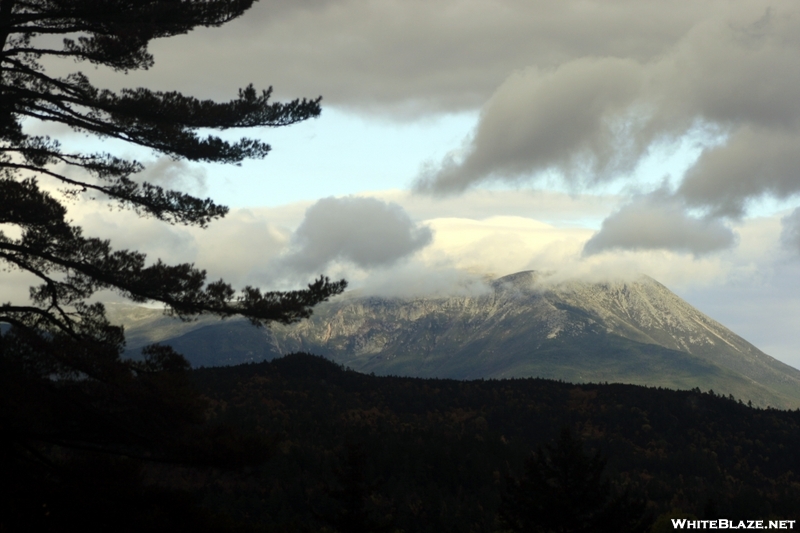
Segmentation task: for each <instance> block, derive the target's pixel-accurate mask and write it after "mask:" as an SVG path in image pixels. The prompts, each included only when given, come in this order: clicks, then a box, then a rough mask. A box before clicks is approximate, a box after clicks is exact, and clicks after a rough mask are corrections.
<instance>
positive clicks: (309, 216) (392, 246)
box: [280, 197, 433, 274]
mask: <svg viewBox="0 0 800 533" xmlns="http://www.w3.org/2000/svg"><path fill="white" fill-rule="evenodd" d="M432 238H433V236H432V232H431V230H430V229H429V228H427V227H425V226H422V227H419V226H417V225H416V224H415V223H414V222H413V221H412V220H411V218H409V216H408V214H407V213H406V212H405V211H404V210H403V208H402V207H400V206H399V205H397V204H393V203H385V202H382V201H380V200H377V199H375V198H359V197H346V198H333V197H331V198H323V199H322V200H319V201H318V202H317V203H315V204H314V205H312V206H311V207H309V208H308V210H307V211H306V214H305V218H304V219H303V222H302V223H301V224H300V227H298V228H297V231H296V232H295V233H294V235H293V237H292V248H293V249H292V250H291V251H290V252H289V253H288V254H287V255H286V256H284V257H283V258H281V260H280V262H281V264H282V265H283V266H284V267H285V268H288V269H290V270H292V271H294V272H297V273H315V274H316V273H318V272H321V271H322V270H323V269H324V268H325V266H326V265H328V264H329V263H330V262H332V261H335V260H345V261H350V262H352V263H354V264H355V265H357V266H359V267H361V268H372V267H383V266H389V265H392V264H394V263H396V262H397V261H398V260H400V259H402V258H404V257H407V256H409V255H411V254H413V253H414V252H416V251H417V250H419V249H421V248H423V247H425V246H427V245H428V244H430V242H431V240H432Z"/></svg>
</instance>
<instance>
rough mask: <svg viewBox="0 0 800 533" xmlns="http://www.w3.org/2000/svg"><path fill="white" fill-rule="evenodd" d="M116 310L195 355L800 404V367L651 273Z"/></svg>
mask: <svg viewBox="0 0 800 533" xmlns="http://www.w3.org/2000/svg"><path fill="white" fill-rule="evenodd" d="M123 314H124V313H123ZM134 317H135V320H134ZM120 318H121V319H122V320H121V321H122V322H123V323H126V322H127V324H128V325H129V329H128V331H129V334H130V336H129V339H130V338H135V339H138V341H139V342H140V343H141V344H144V343H143V342H142V341H143V340H144V339H145V338H146V339H147V340H148V341H151V342H152V341H155V340H161V341H166V342H167V343H169V344H172V345H173V346H175V347H176V348H177V349H179V350H182V351H183V353H184V354H185V355H186V356H187V357H188V358H189V359H190V361H192V362H193V364H195V365H198V364H204V365H207V366H208V365H211V364H234V363H236V362H244V361H247V360H259V359H271V358H273V357H276V356H279V355H281V354H284V353H290V352H293V351H307V352H311V353H316V354H320V355H325V356H327V357H330V358H331V359H333V360H335V361H337V362H339V363H342V364H345V365H347V366H349V367H351V368H353V369H355V370H359V371H363V372H374V373H376V374H383V375H387V374H394V375H405V376H417V377H439V378H455V379H479V378H511V377H535V376H538V377H546V378H553V379H562V380H566V381H572V382H589V381H591V382H622V383H635V384H642V385H651V386H663V387H669V388H684V389H685V388H694V387H700V388H701V389H702V390H708V389H713V390H714V391H715V392H717V393H722V394H725V395H729V394H732V395H734V396H735V397H737V398H740V399H743V400H744V401H748V400H751V401H752V402H753V403H754V404H757V405H762V406H766V405H771V406H773V407H781V408H797V407H800V371H798V370H796V369H794V368H792V367H789V366H788V365H785V364H783V363H781V362H779V361H777V360H775V359H773V358H772V357H770V356H768V355H766V354H764V353H763V352H761V351H760V350H758V348H756V347H755V346H753V345H751V344H750V343H748V342H747V341H745V340H744V339H742V338H741V337H739V336H737V335H736V334H734V333H733V332H731V331H730V330H728V329H727V328H725V327H724V326H722V325H721V324H719V323H717V322H715V321H714V320H712V319H711V318H709V317H707V316H705V315H704V314H702V313H701V312H699V311H698V310H696V309H694V308H693V307H692V306H690V305H689V304H687V303H686V302H685V301H683V300H682V299H680V298H679V297H678V296H676V295H675V294H673V293H672V292H671V291H669V290H668V289H667V288H666V287H664V286H663V285H661V284H660V283H658V282H657V281H655V280H653V279H652V278H649V277H647V276H642V277H640V278H638V279H635V280H633V281H615V282H604V283H591V282H584V281H566V282H559V283H554V282H551V281H549V280H548V278H547V277H543V276H541V275H540V274H537V273H536V272H519V273H517V274H512V275H510V276H506V277H503V278H500V279H498V280H495V281H494V282H492V283H491V284H490V285H489V286H488V287H487V290H486V291H484V292H482V293H480V294H476V295H473V296H453V297H430V298H409V299H401V298H377V297H358V296H353V295H350V296H345V297H340V298H338V299H336V300H335V301H333V302H328V303H326V304H323V305H320V306H319V307H318V308H317V309H316V310H315V313H314V316H312V318H311V319H310V320H307V321H304V322H301V323H299V324H295V325H292V326H280V325H275V326H273V327H272V328H271V330H256V329H255V328H247V327H244V326H245V323H243V322H242V321H235V320H233V321H226V322H214V323H211V322H203V323H200V324H197V323H195V324H193V325H192V324H190V325H184V326H182V327H183V328H184V329H180V327H176V326H175V323H174V322H172V324H173V329H172V330H170V329H169V327H168V325H167V324H165V323H164V320H165V319H164V318H163V317H160V318H158V317H156V316H155V315H153V314H152V312H151V318H150V319H149V320H150V321H151V324H152V326H153V327H152V328H151V329H148V319H147V318H142V312H141V311H139V312H138V314H136V315H133V314H131V319H128V320H126V319H125V318H124V317H122V316H120ZM192 328H194V329H192ZM234 329H235V332H234ZM168 330H169V332H168V333H167V331H168ZM143 331H150V332H151V335H149V336H148V335H143V334H142V332H143ZM154 331H155V332H157V333H159V334H156V335H154V334H152V333H153V332H154ZM165 333H167V334H166V335H165ZM237 335H238V337H237ZM157 337H162V338H157ZM221 338H226V339H228V341H227V344H224V343H222V342H221V341H220V339H221ZM236 338H239V341H238V345H237V342H236V341H235V339H236ZM131 344H132V345H133V344H134V343H131ZM223 344H224V345H223ZM234 345H236V346H234ZM213 350H216V353H209V352H210V351H211V352H213Z"/></svg>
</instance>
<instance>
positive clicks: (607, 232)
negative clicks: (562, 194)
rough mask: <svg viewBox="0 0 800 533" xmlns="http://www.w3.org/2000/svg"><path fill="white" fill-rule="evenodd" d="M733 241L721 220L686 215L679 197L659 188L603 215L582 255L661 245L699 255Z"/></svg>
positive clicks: (726, 245) (722, 247)
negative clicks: (612, 212) (607, 215)
mask: <svg viewBox="0 0 800 533" xmlns="http://www.w3.org/2000/svg"><path fill="white" fill-rule="evenodd" d="M735 243H736V236H735V234H734V233H733V231H731V229H730V228H728V227H727V226H725V225H724V224H723V223H722V222H720V221H719V220H717V219H713V218H710V217H703V218H698V217H693V216H690V215H688V214H687V213H686V212H685V210H684V208H683V206H682V205H681V203H680V201H679V199H676V198H674V197H670V196H669V194H668V193H667V192H666V190H665V189H660V190H657V191H656V192H654V193H652V194H650V195H647V196H641V197H639V198H637V199H635V200H634V201H632V202H631V203H629V204H627V205H625V206H623V207H622V208H621V209H619V210H618V211H617V212H616V213H614V214H612V215H611V216H609V217H608V218H606V219H605V220H604V221H603V225H602V227H601V228H600V231H599V232H597V233H596V234H595V235H594V236H592V238H591V239H589V240H588V241H587V242H586V245H585V246H584V248H583V255H585V256H590V255H594V254H598V253H601V252H604V251H608V250H655V249H664V250H672V251H675V252H684V253H687V252H688V253H692V254H694V255H696V256H699V255H703V254H707V253H709V252H715V251H718V250H723V249H726V248H730V247H731V246H733V245H734V244H735Z"/></svg>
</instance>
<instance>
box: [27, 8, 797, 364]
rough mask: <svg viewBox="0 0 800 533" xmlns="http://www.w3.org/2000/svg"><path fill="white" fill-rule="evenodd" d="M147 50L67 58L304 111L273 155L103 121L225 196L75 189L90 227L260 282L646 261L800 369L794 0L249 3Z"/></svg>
mask: <svg viewBox="0 0 800 533" xmlns="http://www.w3.org/2000/svg"><path fill="white" fill-rule="evenodd" d="M151 51H152V52H153V53H154V55H155V67H154V68H152V69H151V70H149V71H146V72H135V73H131V74H129V75H127V76H122V75H116V74H113V73H110V72H107V71H103V70H95V69H94V68H93V67H90V66H85V67H82V68H83V70H84V71H85V72H86V73H87V74H89V75H90V77H91V78H92V79H93V81H95V83H97V84H98V85H101V86H105V87H109V88H112V89H117V88H121V87H130V86H141V85H144V86H148V87H151V88H154V89H161V90H180V91H182V92H184V93H187V94H192V95H195V96H199V97H204V98H206V97H207V98H214V99H221V100H226V99H230V98H232V97H233V96H235V94H236V91H237V89H238V88H240V87H243V86H245V85H246V84H248V83H251V82H252V83H254V84H255V85H256V86H257V87H260V88H266V87H268V86H270V85H271V86H273V87H274V89H275V92H274V94H275V97H276V99H279V100H285V99H291V98H295V97H316V96H318V95H322V97H323V101H322V104H323V113H322V116H321V117H320V118H318V119H315V120H312V121H308V122H306V123H304V124H299V125H295V126H292V127H289V128H284V129H280V130H263V131H255V132H248V135H252V136H257V137H259V138H262V139H265V140H267V141H268V142H270V143H271V144H272V147H273V152H272V153H271V154H270V155H269V156H268V157H267V158H266V159H264V160H263V161H255V162H248V163H245V164H244V165H242V166H241V167H231V168H223V167H218V166H200V165H193V164H186V163H180V162H173V161H170V160H167V159H157V158H156V157H155V156H153V155H152V154H149V153H147V152H136V151H133V150H130V149H128V148H125V147H119V146H117V145H114V144H107V145H105V147H106V148H108V149H114V150H120V151H121V152H122V153H128V154H133V155H136V156H137V157H141V158H142V159H143V160H144V161H146V162H148V163H149V165H150V166H149V168H148V170H147V171H145V173H146V176H144V177H146V178H147V179H150V180H153V181H158V182H160V183H165V184H167V185H170V186H172V187H179V188H182V189H184V190H187V191H190V192H195V193H197V194H201V195H209V196H211V197H213V198H214V199H216V200H219V201H221V202H223V203H226V204H228V205H229V206H231V207H232V208H233V210H232V212H231V214H230V215H229V216H228V217H227V219H225V220H223V221H220V222H218V223H215V224H214V225H212V226H211V227H210V228H209V229H207V230H205V231H199V230H196V229H192V228H183V227H170V226H164V225H163V224H158V223H156V222H154V221H149V220H145V221H142V220H138V219H136V218H135V217H134V216H133V215H130V214H126V213H119V212H109V211H108V210H107V209H106V208H102V209H97V207H96V206H94V205H93V204H83V203H80V204H76V205H73V207H72V212H73V216H74V218H75V220H76V222H78V223H80V224H82V225H84V226H85V228H86V230H87V233H91V234H96V235H100V236H105V237H109V238H112V239H113V242H114V243H116V244H117V245H118V246H119V247H131V248H137V249H142V250H144V251H147V252H148V253H149V254H150V256H151V257H152V258H153V259H155V258H156V257H162V258H163V259H165V260H169V261H194V262H196V263H197V264H198V265H199V266H202V267H204V268H207V269H208V270H209V273H210V274H211V276H213V277H219V276H224V277H225V278H226V279H228V280H230V281H231V282H234V283H236V284H240V285H241V284H245V283H258V284H261V285H263V286H269V287H278V288H288V287H293V286H294V287H296V286H297V285H298V284H301V283H305V282H307V281H308V280H309V279H310V278H313V277H314V276H315V275H317V274H319V273H326V274H329V275H331V276H334V277H336V276H344V277H347V278H348V279H349V280H351V281H352V285H353V286H355V287H362V288H364V290H368V291H372V292H375V293H380V294H422V293H426V292H430V291H434V290H441V289H442V288H444V287H451V288H453V287H455V288H458V289H459V290H464V288H465V287H468V286H469V285H470V283H471V280H473V279H474V277H475V276H477V277H480V276H484V275H493V276H499V275H505V274H510V273H513V272H515V271H518V270H523V269H547V270H553V271H557V272H559V273H560V274H561V275H563V276H565V277H569V276H590V277H595V278H602V277H604V276H627V275H632V274H633V273H636V272H642V273H645V274H649V275H650V276H652V277H654V278H656V279H657V280H659V281H661V282H662V283H664V284H665V285H667V286H668V287H669V288H671V289H672V290H673V291H675V292H677V293H678V294H679V295H681V296H682V297H684V298H685V299H686V300H687V301H688V302H689V303H690V304H692V305H694V306H696V307H698V308H699V309H700V310H701V311H704V312H705V313H707V314H709V315H710V316H711V317H712V318H715V319H717V320H718V321H720V322H722V323H723V324H724V325H726V326H728V327H730V328H731V329H732V330H733V331H735V332H736V333H738V334H740V335H741V336H743V337H744V338H746V339H747V340H749V341H751V342H753V343H754V344H755V345H756V346H758V347H759V348H761V349H762V350H764V351H765V352H767V353H769V354H770V355H773V356H775V357H777V358H779V359H781V360H783V361H785V362H787V363H789V364H792V365H793V366H795V367H800V333H798V332H800V327H798V322H800V320H798V317H800V283H798V280H800V209H798V206H800V201H799V200H798V192H800V173H799V171H798V169H800V4H798V3H797V2H796V0H788V1H770V2H767V1H761V0H725V1H722V0H720V1H713V0H691V1H679V2H676V1H675V0H672V1H666V0H648V1H647V2H643V1H641V0H602V1H599V0H597V1H587V0H580V1H578V0H560V1H552V0H549V1H544V0H441V1H438V0H437V1H429V0H425V1H423V0H402V1H401V0H381V1H379V2H368V1H364V0H327V1H311V0H306V1H297V0H291V1H290V0H279V1H267V0H262V1H261V2H259V3H257V4H256V5H255V7H254V8H253V9H252V10H251V11H250V12H248V13H247V14H246V15H245V16H244V17H242V18H241V19H239V20H236V21H234V22H233V23H230V24H228V25H226V26H224V27H221V28H214V29H207V30H200V31H195V32H193V33H191V34H189V35H186V36H182V37H177V38H171V39H166V40H162V41H156V42H154V43H153V44H152V46H151ZM48 68H49V69H51V70H52V71H53V72H63V73H67V72H69V71H72V70H74V69H75V68H76V65H75V64H74V63H71V62H64V63H63V64H55V63H54V64H51V65H48ZM29 127H31V128H37V127H38V126H37V125H34V124H30V125H29ZM62 133H63V132H62ZM234 133H235V134H237V135H238V134H241V133H243V132H234ZM63 138H64V141H65V143H75V145H76V146H81V147H83V148H85V147H86V146H87V142H88V141H87V140H86V139H85V138H83V137H78V136H70V135H65V136H64V137H63Z"/></svg>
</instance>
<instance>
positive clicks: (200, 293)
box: [0, 0, 345, 466]
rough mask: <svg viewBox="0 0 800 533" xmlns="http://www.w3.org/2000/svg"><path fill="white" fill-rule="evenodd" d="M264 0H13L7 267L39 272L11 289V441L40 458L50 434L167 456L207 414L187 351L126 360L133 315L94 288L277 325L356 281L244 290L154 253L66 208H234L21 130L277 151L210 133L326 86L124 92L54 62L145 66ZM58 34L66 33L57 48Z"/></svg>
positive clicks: (58, 441) (190, 221)
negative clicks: (55, 129) (23, 289)
mask: <svg viewBox="0 0 800 533" xmlns="http://www.w3.org/2000/svg"><path fill="white" fill-rule="evenodd" d="M253 1H254V0H0V44H2V52H1V53H0V268H2V269H3V270H5V271H9V270H20V271H23V272H27V273H28V274H29V275H32V276H33V277H35V278H36V279H38V282H37V283H38V284H37V285H36V286H34V287H31V289H30V298H29V301H28V302H0V332H2V335H0V367H2V368H0V371H2V374H1V376H2V377H0V381H2V383H0V390H2V393H0V400H2V405H0V409H1V410H2V411H1V412H0V426H1V429H0V433H2V435H0V437H2V439H1V440H2V447H3V448H4V449H3V450H0V452H8V451H17V452H19V451H20V450H23V456H24V457H25V458H26V459H25V460H30V461H33V462H38V463H37V464H39V466H43V465H47V464H48V462H49V461H50V459H49V458H47V457H46V456H44V455H42V449H41V448H39V447H37V446H39V445H40V444H41V443H45V444H46V445H48V446H53V445H57V446H67V447H72V448H74V449H83V450H103V451H115V452H116V453H124V454H127V455H129V456H136V455H137V453H138V454H146V455H148V456H149V457H156V458H158V457H161V456H162V455H163V457H166V456H167V455H169V454H167V452H166V450H167V448H170V446H172V444H174V443H172V444H169V445H168V446H167V445H165V444H164V443H166V442H168V441H169V440H170V438H169V435H171V434H172V433H171V432H174V430H175V428H176V427H177V425H179V424H178V422H179V421H182V422H183V423H189V422H192V421H196V420H197V419H198V417H199V418H202V416H199V415H198V412H199V411H198V409H200V407H198V403H197V401H196V400H195V399H192V398H191V395H189V394H188V393H185V392H186V390H185V387H184V385H185V383H184V381H185V380H183V378H181V377H180V376H181V375H182V373H185V370H186V368H187V364H186V361H185V360H184V359H183V358H182V357H181V356H180V355H178V354H176V353H174V352H172V351H171V350H169V349H167V348H163V347H155V348H151V349H149V350H146V351H145V353H144V358H143V361H138V362H132V361H128V360H124V359H122V358H121V357H120V355H121V353H122V349H123V347H124V335H123V331H122V328H120V327H117V326H114V325H112V324H111V323H109V321H108V319H107V318H106V314H105V309H104V307H103V305H102V304H99V303H91V297H92V296H93V295H94V294H95V293H96V292H97V291H100V290H112V291H116V292H117V293H118V294H121V295H122V296H124V297H126V298H128V299H130V300H132V301H134V302H147V301H155V302H162V303H163V304H165V305H166V307H167V309H168V312H170V313H172V314H175V315H177V316H180V317H182V318H191V317H192V316H195V315H198V314H204V313H209V314H215V315H218V316H220V317H228V316H234V315H242V316H245V317H247V318H249V319H250V321H251V322H252V323H253V324H255V325H264V324H268V323H270V322H272V321H277V322H281V323H291V322H294V321H297V320H300V319H302V318H305V317H308V316H309V315H310V313H311V308H312V307H313V306H314V305H315V304H317V303H319V302H321V301H324V300H326V299H327V298H329V297H330V296H333V295H336V294H338V293H340V292H342V291H343V290H344V288H345V282H344V281H343V280H342V281H338V282H332V281H330V280H329V279H328V278H326V277H320V278H319V279H318V280H316V281H315V282H313V283H312V284H310V285H309V286H308V288H307V289H304V290H297V291H290V292H262V291H261V290H260V289H258V288H255V287H245V288H244V289H243V290H241V291H236V290H234V288H233V287H231V286H230V285H229V284H227V283H225V282H224V281H222V280H219V281H213V282H209V281H207V280H206V273H205V271H203V270H200V269H198V268H195V267H194V265H192V264H178V265H168V264H165V263H163V262H162V261H160V260H159V261H156V262H154V263H151V264H148V263H147V261H146V257H145V255H144V254H142V253H140V252H137V251H129V250H115V249H113V248H112V245H111V243H110V242H108V241H106V240H102V239H98V238H94V237H91V236H86V235H84V233H83V231H82V230H81V228H80V227H78V226H76V225H74V224H73V223H71V221H70V220H69V219H68V215H67V209H66V207H65V205H66V202H67V201H69V200H70V199H75V198H84V199H85V198H87V197H90V198H96V199H98V200H100V201H105V202H110V203H111V204H116V205H118V206H119V207H121V208H126V209H131V210H133V211H134V212H136V213H137V214H138V215H140V216H143V217H154V218H156V219H159V220H162V221H164V222H166V223H169V224H184V225H195V226H199V227H205V226H206V225H207V224H209V223H210V222H212V221H213V220H215V219H218V218H220V217H223V216H224V215H225V214H226V213H227V208H226V207H224V206H221V205H218V204H216V203H214V202H213V201H212V200H210V199H201V198H196V197H194V196H191V195H189V194H185V193H182V192H180V191H175V190H168V189H165V188H163V187H161V186H159V185H157V184H152V183H146V182H143V181H142V180H140V179H138V178H137V176H136V175H137V173H139V172H141V171H142V170H143V168H144V167H143V165H142V164H141V163H140V162H138V161H135V160H130V159H124V158H121V157H118V156H116V155H113V154H111V153H102V152H94V153H89V152H87V153H79V152H76V151H73V150H67V149H64V148H63V147H62V146H61V145H60V144H59V142H58V141H57V140H55V139H53V138H50V137H49V136H46V135H35V134H31V133H28V132H27V131H26V129H25V128H24V127H23V126H24V125H25V123H26V122H27V123H31V122H35V121H43V122H50V123H60V124H62V125H65V126H68V127H69V128H71V129H72V130H75V131H77V132H81V133H84V134H88V135H94V136H98V137H102V138H112V139H118V140H122V141H125V142H128V143H132V144H133V145H138V146H141V147H145V148H149V149H152V150H153V151H154V152H155V153H158V154H162V155H165V156H169V157H171V158H173V159H175V160H187V161H201V162H217V163H233V164H236V163H239V162H240V161H243V160H245V159H248V158H261V157H264V156H265V155H267V153H268V151H269V149H270V147H269V146H268V145H267V144H265V143H263V142H261V141H259V140H254V139H248V138H243V139H241V140H239V141H237V142H228V141H225V140H222V139H221V138H219V137H217V136H215V135H201V134H200V133H199V130H201V129H203V130H208V129H211V130H225V129H229V128H242V127H258V126H286V125H290V124H293V123H296V122H299V121H303V120H306V119H308V118H312V117H316V116H317V115H319V113H320V105H319V104H320V99H319V98H316V99H311V100H308V99H298V100H294V101H291V102H288V103H273V102H271V101H270V93H271V89H268V90H265V91H261V92H259V91H256V89H255V88H253V87H252V86H247V87H246V88H244V89H241V90H240V91H239V94H238V96H237V97H236V98H234V99H233V100H231V101H229V102H223V103H218V102H214V101H208V100H199V99H197V98H193V97H191V96H184V95H182V94H180V93H178V92H158V91H151V90H149V89H146V88H137V89H129V90H122V91H120V92H112V91H109V90H106V89H102V88H98V87H95V86H94V85H92V83H91V82H90V80H89V78H88V77H87V76H85V75H84V74H82V73H81V72H74V73H72V74H70V75H67V76H63V77H59V76H53V75H50V74H48V72H47V69H46V68H44V66H43V64H44V63H45V62H46V61H48V60H52V59H56V58H62V59H66V60H72V61H74V62H76V63H78V64H81V63H82V64H84V65H85V64H89V65H90V66H91V65H92V64H93V65H99V66H103V67H108V68H111V69H113V70H115V71H119V72H123V73H124V72H127V71H130V70H135V69H147V68H148V67H150V66H152V65H153V61H154V58H153V56H152V55H151V54H150V53H149V52H148V43H149V42H150V41H151V40H152V39H155V38H164V37H170V36H175V35H180V34H184V33H187V32H189V31H190V30H192V29H193V28H196V27H212V26H219V25H221V24H224V23H226V22H228V21H230V20H233V19H235V18H236V17H238V16H240V15H242V14H243V13H244V12H245V11H246V10H247V9H248V8H250V7H251V5H252V4H253ZM54 36H61V37H62V42H61V45H60V46H54V45H53V44H52V43H53V42H54V40H53V38H54ZM56 191H57V192H56ZM0 298H1V297H0ZM182 384H183V385H182ZM181 387H184V388H181ZM180 391H184V392H180ZM184 393H185V394H184ZM200 440H202V439H200ZM156 442H158V443H161V444H160V446H161V448H159V450H155V449H154V448H153V447H154V445H155V444H154V443H156ZM172 449H173V451H174V450H175V449H177V448H176V447H175V446H172ZM159 454H161V455H159ZM165 454H166V455H165ZM18 466H19V465H18Z"/></svg>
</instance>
